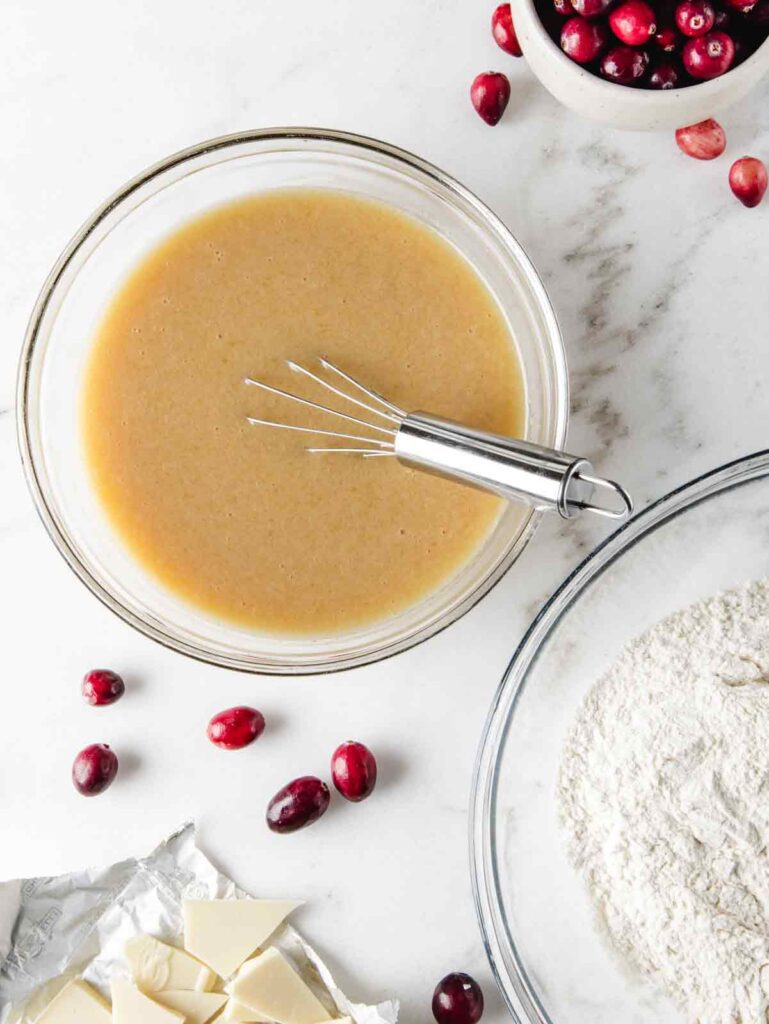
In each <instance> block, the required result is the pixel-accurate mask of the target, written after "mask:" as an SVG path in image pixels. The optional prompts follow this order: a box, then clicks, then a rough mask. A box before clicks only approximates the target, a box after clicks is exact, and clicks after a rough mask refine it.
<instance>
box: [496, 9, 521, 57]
mask: <svg viewBox="0 0 769 1024" xmlns="http://www.w3.org/2000/svg"><path fill="white" fill-rule="evenodd" d="M491 34H492V35H493V36H494V40H495V42H496V44H497V46H499V47H500V49H502V50H504V51H505V53H509V54H510V55H511V56H512V57H522V56H523V50H522V49H521V44H520V43H519V42H518V36H517V35H516V34H515V25H513V15H512V12H511V11H510V4H500V5H499V7H497V8H495V10H494V13H493V14H492V16H491Z"/></svg>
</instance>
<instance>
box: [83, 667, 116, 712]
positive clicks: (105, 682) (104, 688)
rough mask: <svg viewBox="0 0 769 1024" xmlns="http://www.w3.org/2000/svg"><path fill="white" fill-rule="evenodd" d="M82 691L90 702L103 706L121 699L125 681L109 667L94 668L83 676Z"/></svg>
mask: <svg viewBox="0 0 769 1024" xmlns="http://www.w3.org/2000/svg"><path fill="white" fill-rule="evenodd" d="M80 692H81V693H82V694H83V696H84V697H85V699H86V700H87V701H88V703H89V704H93V705H94V706H95V707H102V706H103V705H104V704H114V703H115V701H116V700H120V698H121V697H122V696H123V694H124V693H125V683H124V682H123V680H122V679H121V677H120V676H119V675H118V674H117V672H112V671H111V670H110V669H108V668H92V669H91V671H90V672H86V674H85V675H84V676H83V682H82V684H81V686H80Z"/></svg>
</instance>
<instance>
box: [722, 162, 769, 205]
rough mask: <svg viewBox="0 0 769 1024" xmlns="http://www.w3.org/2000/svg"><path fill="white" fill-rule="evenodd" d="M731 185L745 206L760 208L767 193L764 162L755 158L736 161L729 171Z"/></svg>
mask: <svg viewBox="0 0 769 1024" xmlns="http://www.w3.org/2000/svg"><path fill="white" fill-rule="evenodd" d="M729 185H730V186H731V189H732V192H734V194H735V196H736V197H737V198H738V199H739V201H740V202H741V203H742V205H743V206H748V207H753V206H758V204H759V203H760V202H761V200H762V199H763V198H764V193H765V192H766V185H767V177H766V167H765V166H764V163H763V161H761V160H757V159H756V157H754V156H743V157H741V158H740V159H739V160H735V161H734V163H733V164H732V166H731V169H730V170H729Z"/></svg>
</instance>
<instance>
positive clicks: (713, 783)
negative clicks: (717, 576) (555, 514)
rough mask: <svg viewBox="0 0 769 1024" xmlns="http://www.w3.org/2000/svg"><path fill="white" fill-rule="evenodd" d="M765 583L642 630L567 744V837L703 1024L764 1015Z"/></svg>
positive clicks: (602, 906) (649, 958) (767, 874)
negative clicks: (644, 631)
mask: <svg viewBox="0 0 769 1024" xmlns="http://www.w3.org/2000/svg"><path fill="white" fill-rule="evenodd" d="M767 684H769V580H763V581H760V582H758V583H753V584H751V585H749V586H746V587H743V588H740V589H739V590H733V591H728V592H726V593H724V594H720V595H718V596H716V597H714V598H711V599H709V600H707V601H703V602H701V603H699V604H696V605H693V606H692V607H691V608H687V609H685V610H684V611H681V612H678V613H676V614H675V615H672V616H671V617H670V618H668V619H665V620H664V621H662V622H660V623H658V625H656V626H655V627H654V628H652V629H650V630H649V631H648V632H647V633H645V634H644V635H643V636H642V637H640V638H639V639H637V640H634V641H633V642H632V643H630V644H629V645H628V646H627V647H626V649H625V650H624V651H623V653H622V654H621V655H620V657H619V658H618V660H617V661H616V662H615V663H614V665H613V666H612V668H611V669H610V671H609V672H608V673H607V674H606V675H605V676H604V677H603V678H602V679H600V680H599V681H598V682H597V683H596V684H595V685H594V686H593V688H592V690H591V691H590V693H589V695H588V697H587V699H586V701H585V703H584V705H583V707H582V709H581V711H580V713H579V716H578V720H577V722H576V724H575V726H574V728H573V731H572V733H571V735H570V736H569V738H568V740H567V743H566V747H565V749H564V753H563V761H562V765H561V774H560V778H559V794H558V795H559V802H560V809H561V812H562V818H563V822H564V825H565V828H566V830H567V833H568V840H569V850H570V854H571V856H572V859H573V861H574V864H575V865H576V867H577V869H578V870H579V872H580V874H581V875H582V876H583V877H584V878H585V880H586V882H587V885H588V887H589V890H590V893H591V896H592V899H593V901H594V903H595V905H596V907H597V909H598V912H599V914H600V916H601V918H602V919H603V921H604V922H605V925H606V928H607V929H608V932H609V934H610V936H611V938H612V940H613V942H614V944H615V946H616V947H617V948H618V949H619V950H620V951H621V953H622V954H624V956H625V957H626V958H627V959H628V960H630V961H631V962H632V963H633V964H634V965H635V966H636V967H637V968H638V969H639V970H640V971H641V973H642V974H644V975H646V976H648V977H649V978H651V979H652V980H653V981H654V982H656V983H657V984H658V985H659V986H660V987H662V988H663V989H664V990H665V991H667V992H668V994H669V995H671V996H672V997H673V998H674V999H676V1000H677V1001H678V1002H679V1003H680V1004H681V1005H682V1007H683V1008H684V1009H685V1011H686V1012H687V1014H688V1016H689V1018H690V1019H691V1020H697V1021H701V1022H702V1024H735V1022H736V1021H741V1022H742V1024H766V1021H767V1017H766V1009H767V1004H768V1003H769V853H768V852H767V847H768V846H769V685H767Z"/></svg>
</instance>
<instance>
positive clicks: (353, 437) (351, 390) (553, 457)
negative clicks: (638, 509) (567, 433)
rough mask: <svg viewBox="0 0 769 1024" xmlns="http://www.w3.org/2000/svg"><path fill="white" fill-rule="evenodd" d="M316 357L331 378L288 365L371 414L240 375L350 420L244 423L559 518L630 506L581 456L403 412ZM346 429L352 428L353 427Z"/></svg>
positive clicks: (616, 514) (624, 512)
mask: <svg viewBox="0 0 769 1024" xmlns="http://www.w3.org/2000/svg"><path fill="white" fill-rule="evenodd" d="M319 363H320V366H321V368H322V369H323V370H325V371H326V373H327V374H328V375H330V378H331V379H327V378H326V377H322V376H320V374H318V373H313V372H312V370H308V369H307V368H306V367H304V366H300V365H299V363H295V362H293V360H288V361H287V365H288V367H289V369H290V370H292V371H293V372H294V373H298V374H301V375H302V376H304V377H306V378H308V379H309V380H311V381H313V382H314V384H316V385H318V386H320V387H321V388H323V389H325V391H327V392H329V393H331V394H334V395H336V397H337V398H340V399H342V400H343V401H344V402H347V403H350V404H352V405H354V406H356V407H357V408H358V409H362V410H365V412H367V413H368V414H369V418H365V419H364V418H363V417H362V416H360V415H358V416H354V415H352V414H351V413H346V412H341V411H340V410H339V409H335V408H332V407H331V406H328V405H323V404H321V403H320V402H315V401H312V400H311V399H309V398H304V397H302V396H301V395H294V394H292V393H291V392H289V391H283V390H282V389H281V388H277V387H274V386H273V385H272V384H265V383H264V382H263V381H259V380H254V379H253V378H251V377H246V378H245V383H246V384H249V385H252V386H254V387H257V388H261V389H262V390H263V391H267V392H269V393H270V394H272V395H278V396H279V397H281V398H285V399H288V400H289V401H291V402H295V403H298V404H299V405H303V406H305V407H307V408H310V409H314V410H315V411H316V412H320V413H324V414H325V415H328V416H333V417H336V418H337V419H338V420H341V421H344V422H345V423H349V424H353V427H350V428H346V429H345V430H342V429H339V430H325V429H322V428H319V427H303V426H294V425H293V424H290V423H282V422H278V421H276V420H268V419H261V418H258V417H255V416H249V417H248V422H249V423H251V424H253V425H255V426H265V427H276V428H278V429H280V430H293V431H296V432H298V433H302V434H313V435H315V436H316V437H321V436H322V437H326V438H329V439H330V438H333V439H335V440H337V441H347V442H355V444H345V445H331V444H325V445H323V446H318V445H314V446H311V447H308V448H307V449H306V451H308V452H310V453H313V454H322V453H347V454H353V455H360V456H362V457H363V458H382V457H386V456H390V457H395V458H397V459H398V461H399V462H402V463H403V464H404V465H408V466H412V467H415V468H417V469H422V470H425V471H427V472H432V473H437V474H438V475H440V476H444V477H448V478H450V479H452V480H459V481H462V482H463V483H466V484H470V485H472V486H474V487H479V488H481V489H483V490H486V491H491V492H492V493H494V494H497V495H499V496H500V497H503V498H506V499H508V500H515V501H523V502H526V503H527V504H529V505H532V506H534V507H535V508H539V509H554V510H556V511H557V512H558V513H559V514H560V515H561V516H562V517H563V518H564V519H572V518H573V517H574V516H576V515H578V514H579V513H580V512H583V511H586V512H593V513H594V514H596V515H600V516H605V517H607V518H609V519H616V520H623V519H626V518H627V517H628V516H629V515H630V513H631V512H632V510H633V502H632V500H631V498H630V495H629V494H628V493H627V491H626V490H625V489H624V488H623V487H622V486H621V485H620V484H618V483H615V482H614V481H613V480H605V479H603V478H602V477H599V476H596V475H595V474H594V472H593V467H592V466H591V465H590V463H589V462H588V461H587V459H582V458H578V457H577V456H574V455H568V454H567V453H566V452H559V451H555V450H553V449H551V448H543V447H542V446H541V445H536V444H531V443H530V442H529V441H521V440H519V439H518V438H512V437H505V436H503V435H501V434H491V433H488V432H486V431H482V430H474V429H472V428H470V427H466V426H463V425H462V424H459V423H454V422H453V421H452V420H447V419H442V418H440V417H437V416H432V415H430V414H429V413H423V412H407V411H406V410H405V409H401V408H400V407H399V406H397V405H395V403H394V402H391V401H389V400H388V399H387V398H384V396H382V395H380V394H379V393H378V392H377V391H374V390H373V388H369V387H366V386H365V385H364V384H361V382H360V381H359V380H356V379H355V377H352V376H351V375H350V374H349V373H345V371H344V370H341V369H340V368H339V367H338V366H335V365H334V364H333V363H332V362H330V361H329V360H328V359H323V358H321V359H319ZM370 417H379V421H378V422H377V421H376V420H375V421H374V422H372V421H371V418H370ZM359 428H365V429H366V430H367V431H368V432H369V433H368V434H367V435H364V434H361V433H358V432H357V431H358V429H359ZM352 430H355V431H356V432H355V433H352V432H351V431H352ZM372 434H373V435H374V436H371V435H372ZM596 492H598V494H600V495H601V496H602V497H603V496H605V497H606V498H607V499H609V498H611V500H612V503H611V504H600V503H595V502H593V501H592V498H593V496H594V495H595V494H596Z"/></svg>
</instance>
